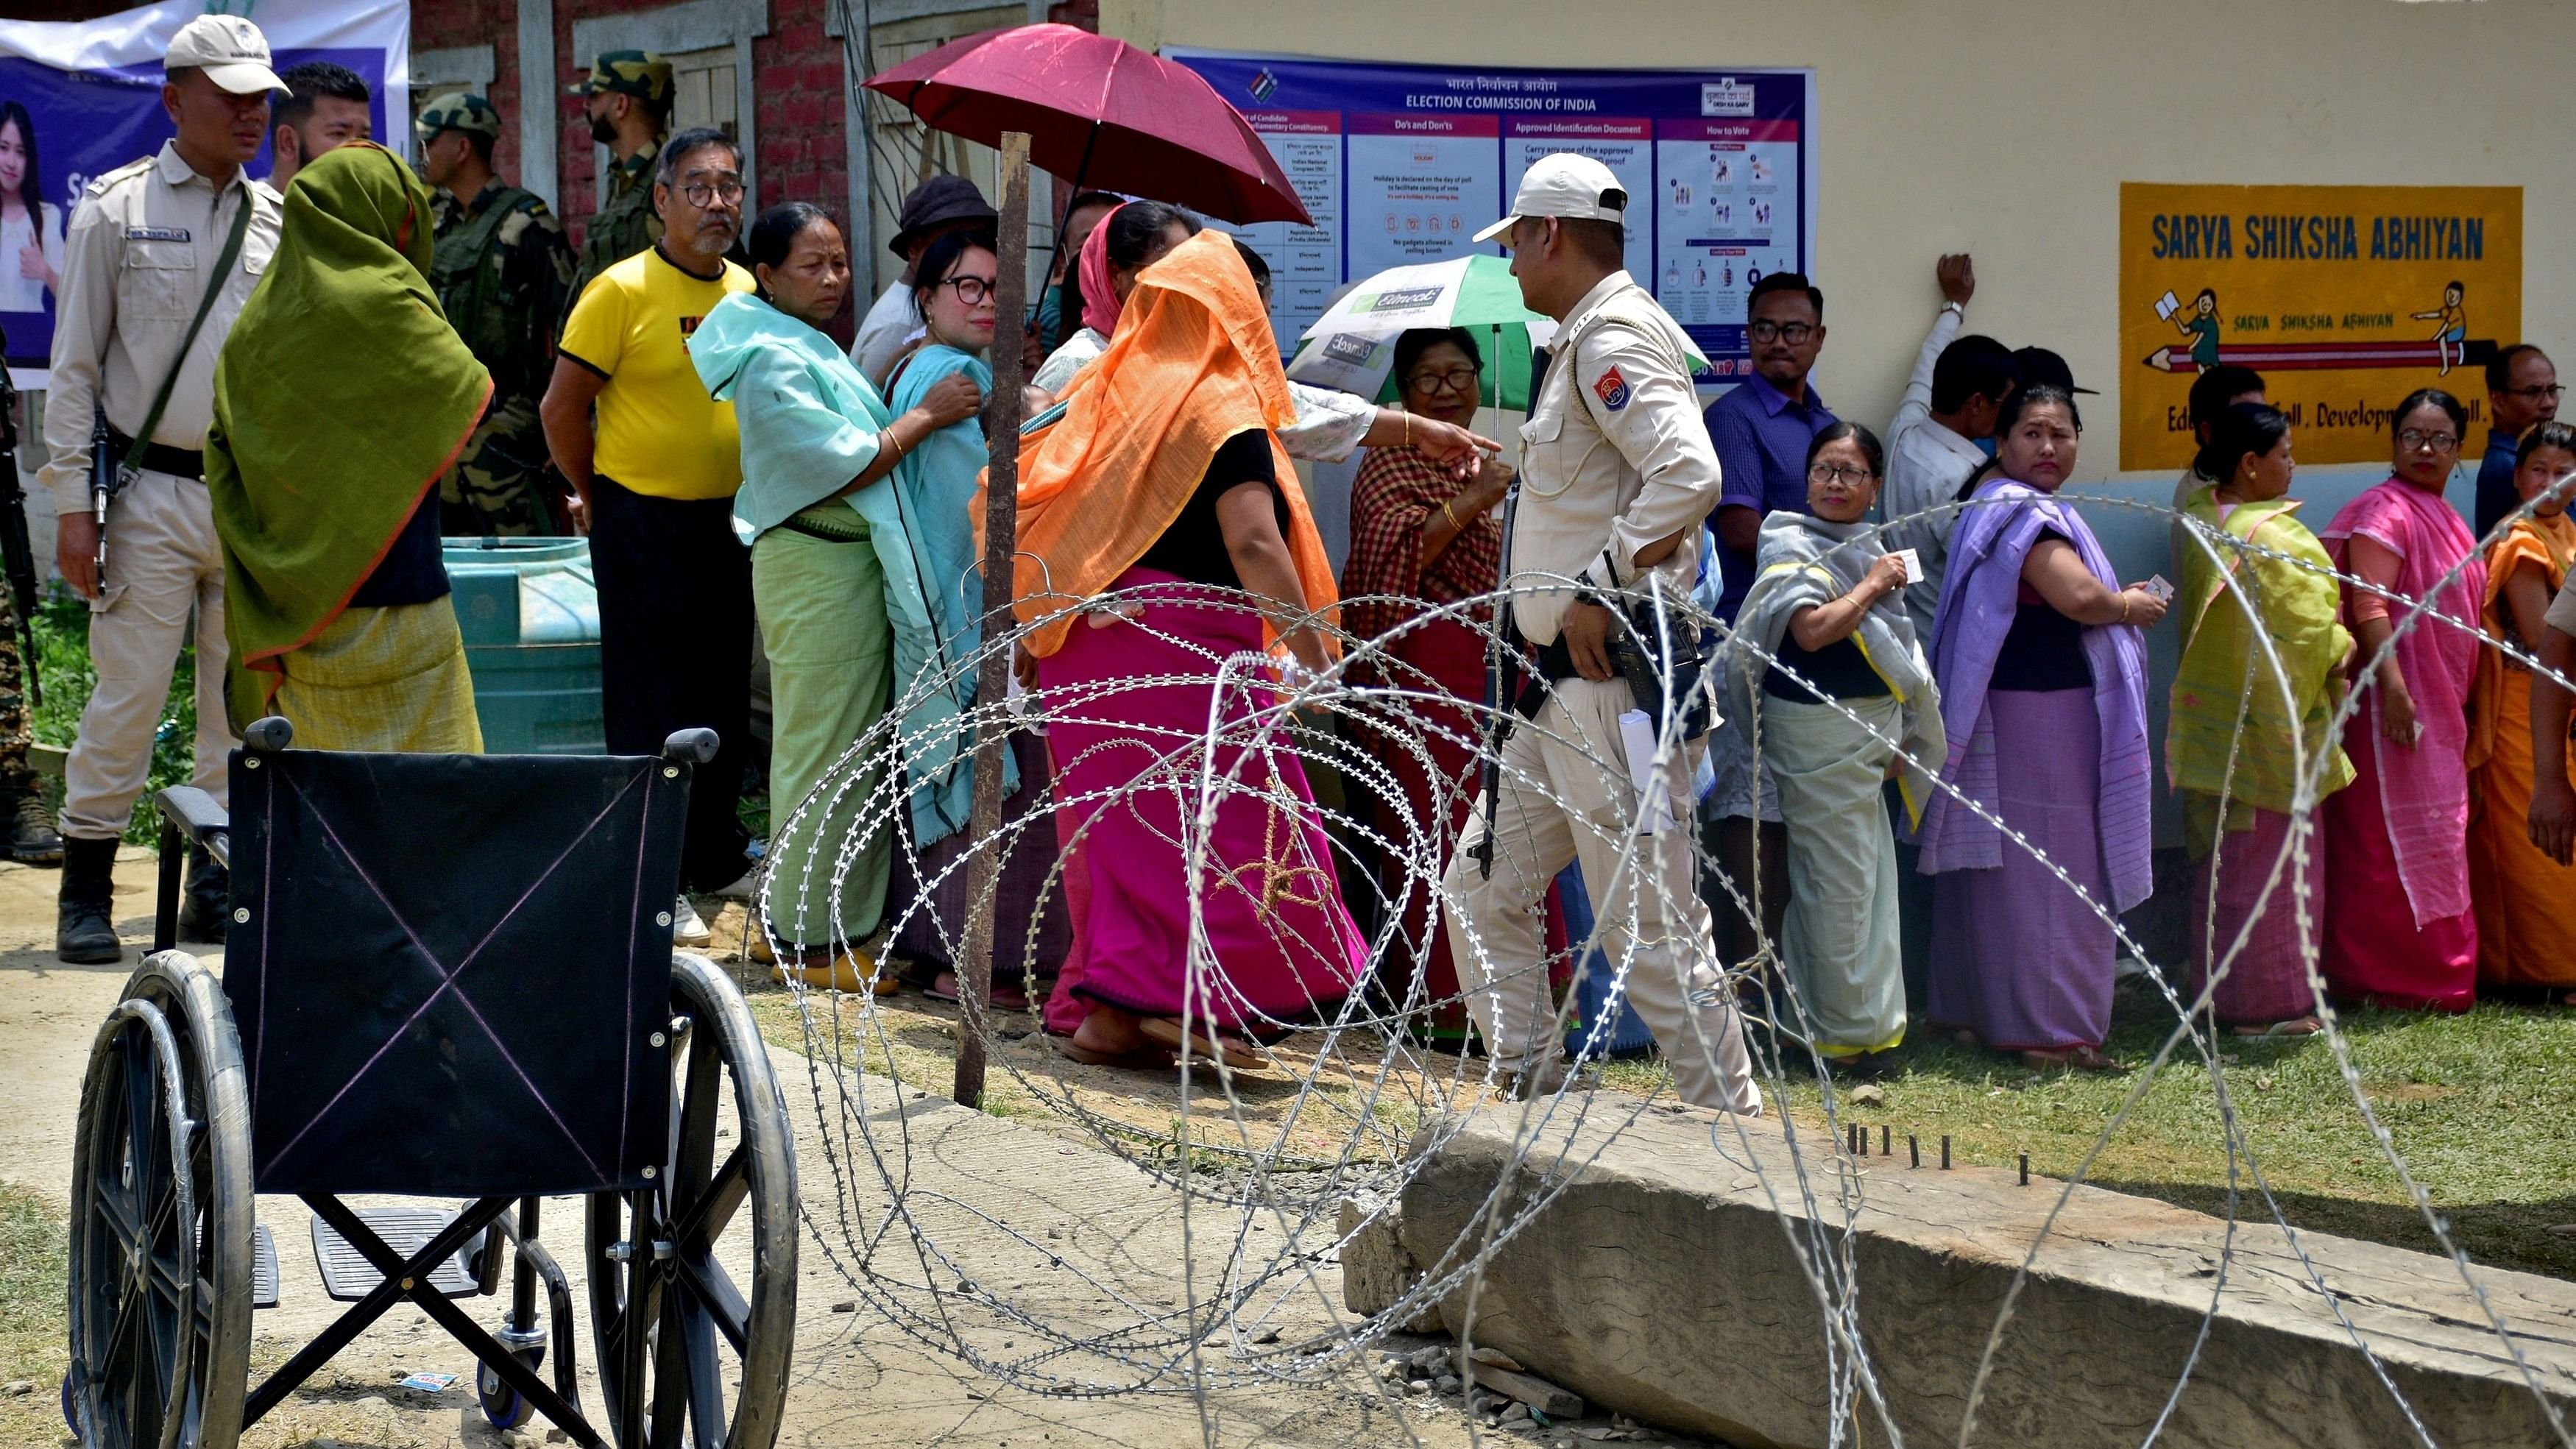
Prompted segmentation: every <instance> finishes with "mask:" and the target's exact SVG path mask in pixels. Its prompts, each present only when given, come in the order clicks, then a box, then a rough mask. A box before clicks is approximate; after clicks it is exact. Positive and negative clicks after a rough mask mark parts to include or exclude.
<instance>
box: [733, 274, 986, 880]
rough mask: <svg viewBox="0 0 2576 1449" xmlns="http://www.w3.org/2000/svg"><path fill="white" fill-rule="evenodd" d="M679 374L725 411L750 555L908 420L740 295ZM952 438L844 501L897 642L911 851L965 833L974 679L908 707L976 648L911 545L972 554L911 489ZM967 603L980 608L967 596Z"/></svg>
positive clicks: (805, 336)
mask: <svg viewBox="0 0 2576 1449" xmlns="http://www.w3.org/2000/svg"><path fill="white" fill-rule="evenodd" d="M930 350H931V351H938V352H946V351H947V350H948V349H945V348H934V349H930ZM953 355H955V356H959V357H963V356H964V354H962V353H958V354H953ZM689 360H690V361H691V363H693V364H694V365H695V366H696V368H697V370H698V380H699V381H701V382H703V383H704V384H706V388H707V391H708V393H709V394H710V395H712V396H713V397H714V398H715V399H716V400H717V401H718V402H726V401H730V402H731V403H732V404H733V405H734V418H735V420H736V422H737V424H738V425H739V427H740V429H741V433H742V490H741V491H740V492H738V493H736V494H735V495H734V505H733V509H734V531H735V532H736V533H737V534H740V535H741V536H742V538H743V540H744V541H745V542H746V543H748V542H751V541H753V540H756V539H757V538H759V536H760V535H761V534H763V533H766V532H768V531H769V530H770V529H772V528H775V527H777V526H778V525H780V524H782V523H784V522H786V521H787V520H788V519H790V518H793V517H794V516H796V515H797V514H798V513H801V512H803V511H804V510H806V509H808V508H811V507H813V506H814V505H815V504H817V503H820V502H822V501H823V500H825V499H827V498H829V497H831V496H832V495H833V494H834V493H837V492H839V491H840V490H841V489H842V488H845V487H847V486H848V485H849V482H850V480H851V479H852V478H855V477H857V476H858V475H859V474H860V473H861V472H863V471H865V469H866V468H867V466H868V465H869V464H870V463H872V462H874V461H876V456H877V451H878V449H879V447H880V446H881V445H882V443H883V440H884V437H885V431H886V429H887V428H888V427H890V426H891V425H892V424H893V422H894V419H895V418H896V417H897V416H899V415H900V413H901V412H902V410H903V406H905V405H903V404H898V406H897V407H895V408H893V409H889V408H888V407H887V406H886V402H885V399H884V398H882V397H880V396H879V395H878V393H877V390H876V388H875V387H874V386H873V385H871V384H870V383H869V382H868V380H867V378H865V377H864V376H862V375H860V373H859V370H858V368H856V367H854V366H852V365H851V363H850V359H849V357H848V356H847V355H846V354H845V353H843V352H842V351H841V349H840V348H839V347H837V346H835V345H834V344H833V342H832V339H831V338H829V337H826V336H825V335H823V334H822V333H821V332H819V331H817V330H815V329H814V328H813V327H811V326H808V325H807V324H805V323H804V322H801V321H799V320H797V319H796V318H794V317H790V316H788V315H787V314H786V313H784V312H781V311H779V310H778V309H777V308H776V307H773V306H771V305H770V304H769V303H768V302H765V301H763V300H761V299H760V298H759V297H757V296H754V295H752V294H750V293H735V294H734V295H732V296H729V297H727V298H725V299H724V300H723V301H721V302H719V303H717V304H716V305H715V306H714V307H712V308H710V309H709V310H708V312H707V315H706V318H705V320H703V321H701V322H700V323H699V324H698V329H697V331H696V332H694V333H692V334H691V335H690V337H689ZM970 360H971V359H970ZM921 361H922V359H916V361H915V364H914V366H912V367H910V368H907V369H906V370H905V372H906V376H905V381H906V382H907V383H909V382H910V381H911V380H912V378H913V376H914V375H915V374H917V373H919V372H921V370H922V368H921ZM978 365H980V364H978ZM935 375H936V374H934V377H935ZM988 380H989V379H988ZM922 386H924V387H927V386H928V383H927V382H924V383H923V384H922ZM914 396H916V397H917V396H918V394H917V393H916V394H914ZM956 431H957V429H955V428H950V429H946V430H945V431H943V432H942V433H941V434H940V435H938V436H937V437H934V438H932V439H930V440H928V441H925V442H924V443H923V444H922V445H921V447H920V448H918V449H916V450H915V452H914V454H913V456H910V457H906V458H905V459H904V460H903V462H902V463H900V464H899V465H897V467H896V469H895V473H894V475H893V477H892V479H891V480H885V479H880V480H879V481H877V482H876V483H873V484H870V485H869V486H867V487H865V488H862V489H860V490H859V491H857V492H856V493H852V494H850V495H849V497H848V499H847V500H846V501H847V502H848V504H849V505H850V507H851V509H852V510H853V511H855V512H856V513H857V514H858V515H859V516H860V517H861V518H864V519H866V520H867V522H868V527H869V536H870V539H871V542H872V545H873V547H874V548H875V549H876V553H877V558H878V561H879V563H880V564H881V565H882V566H883V567H884V570H885V607H886V621H887V623H888V625H889V626H890V627H891V629H892V632H893V634H894V662H895V669H894V697H895V699H896V701H898V702H900V701H903V700H905V699H913V704H912V707H911V708H909V709H907V710H906V711H905V712H904V716H903V722H902V725H901V734H900V739H901V742H902V751H903V765H904V770H905V773H906V775H907V776H908V777H909V778H910V779H911V781H912V782H913V793H912V821H913V830H914V846H915V848H916V849H918V848H923V847H927V846H928V845H930V844H931V843H932V842H934V841H937V840H940V839H942V838H944V837H945V836H947V835H948V834H950V833H951V832H952V831H954V830H956V829H958V828H960V827H962V826H963V825H964V824H965V823H966V818H967V814H968V810H969V808H970V797H971V795H972V792H973V788H974V782H973V779H972V773H971V772H970V771H968V770H964V769H960V768H957V763H958V761H959V760H960V759H961V758H962V757H963V753H964V752H962V751H961V750H960V748H959V741H958V740H957V738H956V731H957V729H958V725H957V723H956V721H957V719H958V716H959V715H960V714H962V713H963V711H964V707H965V706H966V705H967V704H970V703H971V702H972V701H973V698H974V692H975V681H974V678H973V676H972V675H968V676H966V677H965V678H964V679H962V680H958V681H952V682H950V687H948V688H929V689H925V690H922V691H920V693H919V697H917V698H915V686H917V685H919V684H920V683H921V681H922V680H923V679H924V678H925V677H926V676H930V675H932V674H934V672H936V671H940V670H944V669H945V668H947V667H948V666H949V665H950V664H951V663H952V662H953V661H955V660H958V659H962V658H964V657H965V656H966V655H967V654H969V653H971V652H972V651H973V649H974V640H975V637H976V635H975V629H974V615H973V612H972V611H971V609H970V610H969V611H968V613H967V615H966V620H965V623H966V627H965V629H964V630H963V631H962V632H961V631H960V630H959V629H958V628H957V627H956V626H955V619H954V610H955V609H956V607H957V605H956V599H957V598H958V597H959V594H958V593H957V592H953V591H949V590H945V589H941V590H936V591H934V589H933V588H932V587H930V586H929V583H928V581H929V580H933V579H942V578H953V577H954V574H953V573H952V572H950V571H948V570H945V569H944V568H943V569H938V570H936V571H934V568H933V564H932V560H933V558H945V557H946V555H945V554H944V553H941V552H938V551H937V550H935V549H934V548H933V547H931V546H929V545H928V544H927V543H926V541H925V540H921V539H916V538H915V537H914V535H913V531H912V530H913V529H914V528H915V527H923V528H925V530H926V531H927V532H928V533H931V534H938V535H947V534H954V533H959V532H966V533H967V534H968V538H967V541H966V542H964V543H962V544H958V545H957V546H956V547H957V549H958V550H959V553H960V556H961V557H962V555H963V552H964V551H965V550H970V549H972V547H973V542H972V538H971V530H970V529H969V526H968V524H967V521H966V517H965V507H964V505H963V504H962V503H961V504H957V505H954V506H953V507H947V508H946V511H945V512H944V513H943V512H934V511H932V505H931V504H930V502H929V499H928V497H927V496H926V495H925V492H924V489H925V487H926V486H927V485H925V484H924V483H922V482H921V481H919V480H920V479H921V478H923V477H924V476H925V475H927V474H930V473H931V472H932V471H933V469H932V468H931V467H929V466H927V465H928V462H929V455H931V452H932V449H933V448H934V446H935V445H937V444H939V443H941V442H943V441H944V440H945V439H946V437H947V435H948V434H949V433H954V432H956ZM937 456H938V457H939V458H941V459H944V460H947V461H945V462H944V463H942V464H941V465H940V467H939V469H938V471H939V472H940V473H941V474H942V475H943V476H944V475H945V474H946V473H948V472H952V471H953V469H954V456H953V453H940V454H938V455H937ZM982 458H983V451H982V449H981V447H980V446H978V447H977V448H976V449H975V459H976V461H975V463H974V464H973V465H972V466H969V467H967V469H966V471H965V480H964V483H963V485H962V486H963V488H964V490H965V493H966V494H967V495H971V494H972V493H973V492H974V487H975V469H976V468H977V467H980V466H982ZM917 460H919V461H917ZM908 480H911V481H908ZM889 483H891V486H889ZM943 486H946V485H943ZM951 519H953V523H951V522H949V521H948V520H951ZM934 592H936V593H938V594H942V595H946V596H947V598H948V602H947V604H946V606H945V607H943V608H940V609H936V610H934V608H933V607H932V599H933V597H934ZM964 596H965V597H973V598H980V595H976V594H974V593H972V591H971V590H968V591H964Z"/></svg>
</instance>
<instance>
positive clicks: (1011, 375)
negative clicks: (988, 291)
mask: <svg viewBox="0 0 2576 1449" xmlns="http://www.w3.org/2000/svg"><path fill="white" fill-rule="evenodd" d="M1001 164H1002V175H1001V180H1002V221H1001V235H1000V236H999V237H997V238H995V240H996V241H997V242H998V243H999V244H1000V247H1001V252H1000V261H1001V266H1000V268H999V271H1000V276H999V278H998V280H999V283H1000V285H999V287H998V288H997V290H996V293H995V296H994V301H995V304H996V307H997V310H998V311H999V313H1000V319H999V325H998V326H996V327H995V328H994V329H993V393H992V396H990V397H988V398H986V399H985V400H984V445H985V448H986V450H987V451H988V453H989V454H990V456H991V459H992V466H991V470H990V472H989V473H988V474H987V478H988V482H987V484H986V486H985V489H984V633H983V640H984V657H983V660H982V663H981V666H980V667H979V668H978V669H977V670H976V672H975V712H976V717H977V719H978V720H979V721H980V723H979V724H978V725H977V726H976V730H975V810H974V815H973V824H972V825H971V826H970V829H972V830H973V832H974V834H973V837H972V839H973V841H974V851H975V853H974V855H973V856H972V857H970V858H969V859H968V861H967V864H966V899H967V902H968V906H967V916H966V941H965V949H964V950H963V951H962V952H960V953H959V955H958V958H957V968H958V969H957V1004H958V1010H957V1079H956V1082H955V1083H954V1085H952V1086H951V1087H950V1089H949V1095H950V1096H951V1097H953V1098H955V1099H956V1100H957V1101H958V1102H959V1103H961V1104H962V1105H965V1106H968V1107H980V1106H982V1105H983V1102H984V1041H985V1038H986V1035H987V1034H988V1032H989V1031H990V1029H991V1026H992V1000H993V947H994V944H995V943H994V941H993V907H994V903H995V902H994V897H995V895H996V890H995V887H996V885H997V884H998V883H999V882H1000V880H1001V876H1002V855H1003V852H1004V850H1005V849H1006V846H1005V845H1004V843H1003V841H1002V839H1001V831H1002V760H1003V751H1004V750H1005V749H1007V748H1008V746H1009V739H1008V735H1009V731H1008V730H1006V729H1004V728H1003V727H1002V726H1001V724H1000V723H999V722H998V720H997V719H996V716H997V715H998V714H999V713H1000V710H1001V707H1002V699H1003V696H1004V695H1005V694H1006V693H1007V692H1008V691H1009V689H1010V680H1011V654H1010V651H1009V650H1007V649H1000V648H996V647H994V646H995V645H996V644H997V643H999V641H1001V640H1004V639H1007V638H1009V637H1010V633H1011V628H1012V618H1011V596H1012V586H1011V585H1012V555H1013V553H1014V551H1015V550H1016V549H1017V548H1018V546H1019V544H1018V540H1019V523H1020V383H1021V375H1020V374H1021V358H1020V332H1021V329H1022V328H1023V327H1024V326H1025V325H1026V323H1025V319H1026V318H1027V316H1028V302H1029V138H1028V135H1027V133H1025V132H1021V131H1004V132H1003V133H1002V163H1001Z"/></svg>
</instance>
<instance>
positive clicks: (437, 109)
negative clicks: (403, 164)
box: [420, 91, 501, 141]
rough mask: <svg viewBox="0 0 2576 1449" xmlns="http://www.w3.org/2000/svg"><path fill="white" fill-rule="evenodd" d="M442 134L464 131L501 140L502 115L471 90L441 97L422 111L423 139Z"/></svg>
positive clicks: (421, 129)
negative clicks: (442, 132) (443, 132)
mask: <svg viewBox="0 0 2576 1449" xmlns="http://www.w3.org/2000/svg"><path fill="white" fill-rule="evenodd" d="M441 131H463V132H466V133H467V134H469V135H475V136H488V137H490V138H491V139H493V140H495V141H498V140H500V139H501V113H500V112H499V111H496V110H494V109H492V103H491V102H490V101H487V100H485V99H483V98H482V97H481V96H478V95H475V94H473V93H471V92H468V91H459V92H457V93H456V94H454V95H446V96H440V97H439V98H438V99H437V100H434V101H432V102H430V103H429V104H428V105H426V106H423V107H422V108H421V112H420V139H421V140H423V141H430V140H435V139H436V138H437V136H438V133H439V132H441Z"/></svg>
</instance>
